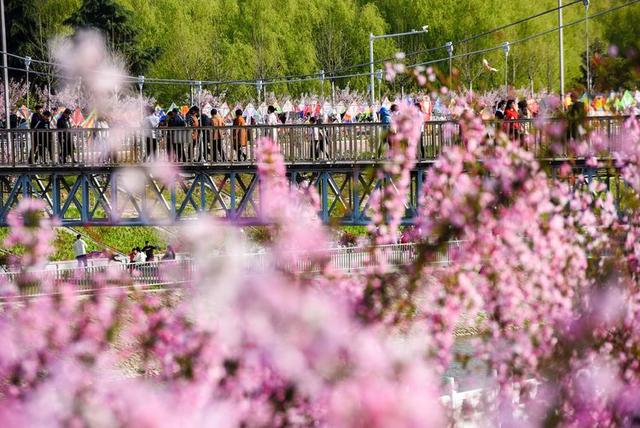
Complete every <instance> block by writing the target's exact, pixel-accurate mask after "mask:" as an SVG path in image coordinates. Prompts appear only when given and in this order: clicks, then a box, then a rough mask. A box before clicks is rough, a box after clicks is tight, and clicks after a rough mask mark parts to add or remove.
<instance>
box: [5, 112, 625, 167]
mask: <svg viewBox="0 0 640 428" xmlns="http://www.w3.org/2000/svg"><path fill="white" fill-rule="evenodd" d="M625 119H626V118H625V117H621V116H620V117H612V116H604V117H588V118H586V119H584V120H583V121H580V122H576V121H573V122H572V121H569V122H567V121H566V120H562V119H544V120H532V119H524V120H515V121H488V122H486V123H485V124H486V128H487V133H488V135H489V137H493V136H494V135H495V134H496V132H497V131H499V130H502V131H504V132H506V133H507V134H509V135H511V136H512V137H513V138H518V139H521V140H522V141H523V143H526V147H527V148H528V149H530V150H533V151H534V152H535V153H536V155H537V156H546V155H547V153H546V152H547V151H548V149H549V146H550V145H551V143H556V144H555V145H556V146H557V145H558V143H560V146H561V147H562V150H561V152H560V153H556V155H557V156H562V155H567V154H568V153H567V152H566V147H567V144H566V142H567V141H569V140H570V139H571V138H574V137H578V130H577V129H578V126H579V125H582V126H583V127H584V128H587V129H589V130H592V131H597V132H599V133H602V135H603V136H604V137H606V138H607V139H608V140H615V139H616V137H617V136H618V135H619V134H620V130H621V128H622V124H623V121H624V120H625ZM549 129H551V130H552V132H551V133H549V132H547V131H548V130H549ZM388 132H389V125H385V124H381V123H353V124H320V125H317V124H314V125H311V124H310V125H280V126H263V125H259V126H244V127H233V126H229V127H206V128H205V127H202V128H185V127H161V128H155V129H115V128H114V129H104V128H97V129H83V128H71V129H65V130H56V129H50V130H40V129H34V130H32V129H12V130H9V131H7V130H1V131H0V166H42V165H49V166H51V165H53V166H72V165H86V166H94V165H95V166H98V165H99V166H103V165H114V166H117V165H123V164H125V165H129V164H140V163H144V162H148V161H150V160H153V159H157V160H160V161H170V162H175V163H178V164H223V165H234V164H241V165H253V164H254V163H255V162H256V142H257V140H258V139H259V138H261V137H270V138H272V139H275V140H276V141H277V142H278V144H279V145H280V148H281V150H282V154H283V155H284V158H285V162H287V163H290V164H292V163H296V162H299V163H323V162H354V161H377V160H381V159H384V157H385V156H386V148H387V146H388V143H387V134H388ZM554 132H555V134H557V135H555V136H554V137H553V138H554V140H553V141H551V140H550V137H549V135H554ZM8 134H10V135H11V138H10V139H8V138H7V135H8ZM462 137H463V136H462V135H461V127H460V126H459V124H458V122H456V121H430V122H425V124H424V127H423V129H422V135H421V138H420V142H419V146H418V150H417V152H418V153H417V157H418V160H422V161H429V160H434V159H435V158H437V157H438V156H439V155H440V154H441V153H442V149H443V148H444V147H447V146H450V145H453V144H459V143H460V141H461V140H462Z"/></svg>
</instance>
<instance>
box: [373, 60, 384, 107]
mask: <svg viewBox="0 0 640 428" xmlns="http://www.w3.org/2000/svg"><path fill="white" fill-rule="evenodd" d="M376 77H377V78H378V101H379V102H380V104H381V105H382V69H380V68H379V69H378V71H376ZM372 107H373V106H372Z"/></svg>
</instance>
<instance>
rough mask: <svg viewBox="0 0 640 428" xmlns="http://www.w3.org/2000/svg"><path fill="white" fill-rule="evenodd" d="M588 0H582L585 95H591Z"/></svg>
mask: <svg viewBox="0 0 640 428" xmlns="http://www.w3.org/2000/svg"><path fill="white" fill-rule="evenodd" d="M589 3H590V1H589V0H582V4H584V27H585V33H586V47H587V50H586V60H587V95H589V96H591V57H590V54H589Z"/></svg>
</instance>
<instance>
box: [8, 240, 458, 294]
mask: <svg viewBox="0 0 640 428" xmlns="http://www.w3.org/2000/svg"><path fill="white" fill-rule="evenodd" d="M459 244H460V243H459V242H457V241H453V242H451V243H450V244H449V246H448V247H447V249H446V250H445V251H443V252H442V253H439V254H437V255H436V256H435V257H434V258H433V259H432V260H430V262H431V263H436V264H446V263H447V262H448V260H449V251H450V249H451V248H452V247H457V246H459ZM378 249H382V250H383V253H384V254H385V255H386V258H387V263H388V264H389V265H390V266H391V267H401V266H405V265H408V264H410V263H411V262H412V261H413V260H414V258H415V257H416V255H417V246H416V245H415V244H394V245H385V246H381V247H378ZM228 257H230V256H228V255H217V256H212V258H215V259H221V258H222V259H224V258H228ZM370 258H371V254H370V250H369V248H367V247H358V248H335V249H330V250H327V251H318V252H314V253H310V254H306V255H304V256H302V257H298V258H295V261H287V262H283V261H281V260H277V259H275V258H274V257H273V256H272V255H271V254H270V253H250V254H246V255H244V256H243V261H245V262H246V263H245V264H244V266H247V269H249V270H253V271H255V270H259V269H264V268H266V267H268V266H271V267H277V268H279V269H284V270H287V271H292V272H298V273H311V274H313V273H318V272H319V271H320V269H321V265H322V263H329V264H330V265H331V266H332V267H333V268H334V269H337V270H340V271H343V272H346V273H355V272H358V271H360V270H362V269H364V268H366V266H368V264H369V261H370ZM320 261H322V263H321V262H320ZM196 269H197V266H196V264H194V263H193V261H192V260H191V259H189V258H184V259H180V260H163V261H154V262H147V263H137V264H123V263H118V262H109V261H108V260H105V259H101V260H100V261H96V263H92V264H90V265H89V266H86V267H65V266H63V267H60V266H59V265H56V268H55V269H46V270H40V271H30V272H17V271H16V272H4V273H1V274H0V284H2V283H4V284H7V283H13V284H16V285H18V286H19V289H20V294H21V295H22V296H24V297H29V296H37V295H41V294H42V293H43V290H42V288H41V286H40V284H42V283H47V284H53V286H54V287H55V285H56V284H58V283H62V282H65V283H71V284H74V285H75V286H76V287H77V291H78V292H80V293H90V292H91V291H92V290H94V289H95V287H96V279H98V276H101V275H102V276H103V277H104V280H105V281H106V282H107V284H108V285H109V286H112V287H130V286H132V285H133V284H134V283H135V284H138V285H140V286H142V287H145V288H164V287H167V288H169V287H173V286H179V285H180V284H184V283H188V282H189V281H190V280H191V278H192V276H193V273H194V272H195V271H196ZM125 274H126V275H125Z"/></svg>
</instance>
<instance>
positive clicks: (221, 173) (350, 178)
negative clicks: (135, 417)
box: [0, 163, 620, 226]
mask: <svg viewBox="0 0 640 428" xmlns="http://www.w3.org/2000/svg"><path fill="white" fill-rule="evenodd" d="M429 166H430V164H429V163H421V164H419V166H418V167H417V168H416V169H415V170H414V171H412V173H411V188H410V194H409V198H408V201H407V204H406V206H405V218H404V222H405V223H411V221H412V219H413V217H415V215H416V213H417V210H418V206H419V200H420V195H421V194H422V188H423V185H424V179H425V173H426V171H427V169H428V168H429ZM551 168H552V170H551V174H550V175H551V176H552V177H555V176H556V166H554V165H551ZM575 174H576V177H578V176H580V177H582V179H581V180H577V179H576V180H574V181H573V184H574V185H575V186H576V187H577V186H583V185H585V184H588V183H589V182H590V181H591V180H593V179H598V180H600V181H603V182H605V183H606V184H607V188H611V186H618V185H619V184H620V183H619V180H617V179H616V177H617V174H615V171H613V173H612V171H610V170H608V169H601V170H597V169H594V168H588V167H586V166H584V165H582V166H576V168H575ZM287 177H288V178H289V182H290V183H291V185H292V186H308V185H313V186H314V187H315V188H316V190H317V191H318V194H319V197H320V211H319V212H318V215H319V216H320V218H321V219H322V221H323V222H325V223H331V224H345V225H365V224H367V223H368V222H369V199H370V196H371V193H372V192H373V191H374V189H377V188H380V187H382V186H386V185H387V184H393V183H392V182H391V181H390V179H389V178H385V179H384V180H380V179H378V178H377V175H376V169H375V165H374V164H370V165H367V164H352V165H325V166H318V165H307V166H305V165H291V166H289V167H288V168H287ZM615 194H616V195H619V194H620V192H619V191H616V192H615ZM27 197H31V198H37V199H42V200H43V201H45V204H46V212H47V214H48V215H49V216H50V217H55V218H56V219H57V220H58V222H59V223H60V224H61V225H63V226H80V225H92V226H99V225H105V226H106V225H128V226H142V225H168V224H174V223H178V222H184V221H190V220H194V219H196V218H198V217H199V216H201V215H203V213H206V214H207V215H213V216H215V217H218V218H220V219H223V220H226V221H230V222H233V223H237V224H243V225H258V224H261V223H262V222H261V220H260V215H259V214H260V207H261V203H260V199H261V191H260V183H259V180H258V177H257V174H256V170H255V167H252V166H249V167H239V168H235V169H233V168H231V169H229V168H219V167H206V166H202V167H193V168H191V169H184V170H182V172H181V173H180V174H179V175H178V176H177V178H176V179H175V180H173V181H172V182H169V183H167V182H164V181H163V180H162V179H161V178H160V177H157V176H154V175H153V174H152V173H151V172H150V171H149V170H148V169H144V168H138V169H118V168H110V167H104V168H99V167H87V168H82V167H79V168H78V167H76V168H73V169H67V170H61V169H57V168H52V169H49V170H42V169H24V170H20V169H7V170H0V225H1V226H6V225H7V221H6V219H7V214H8V212H9V211H10V210H11V209H12V208H14V207H15V206H16V205H17V203H18V202H19V201H20V200H21V199H23V198H27Z"/></svg>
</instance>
